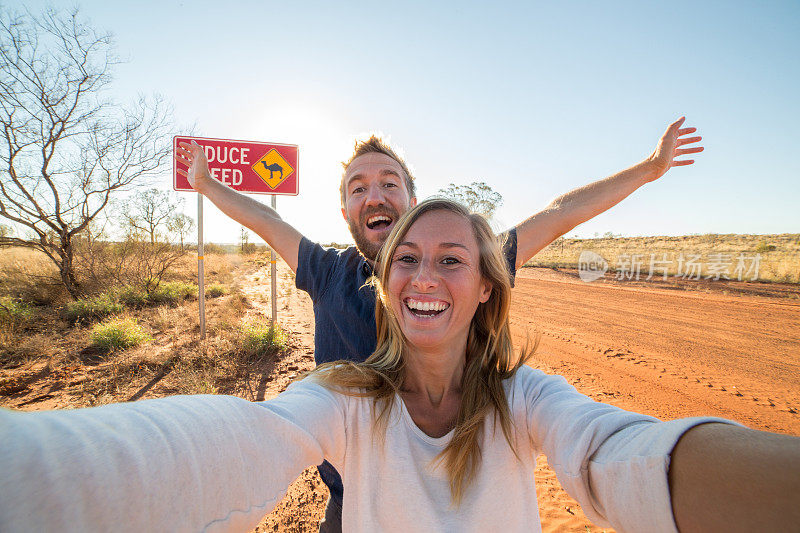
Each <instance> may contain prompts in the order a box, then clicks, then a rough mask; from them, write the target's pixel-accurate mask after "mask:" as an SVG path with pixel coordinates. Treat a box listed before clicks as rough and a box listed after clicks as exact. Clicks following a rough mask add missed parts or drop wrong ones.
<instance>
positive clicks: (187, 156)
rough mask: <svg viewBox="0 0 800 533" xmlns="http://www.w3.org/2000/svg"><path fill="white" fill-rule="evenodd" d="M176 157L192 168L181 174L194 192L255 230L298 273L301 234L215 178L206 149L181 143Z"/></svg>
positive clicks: (197, 145)
mask: <svg viewBox="0 0 800 533" xmlns="http://www.w3.org/2000/svg"><path fill="white" fill-rule="evenodd" d="M175 158H176V159H177V160H178V161H179V162H181V163H183V164H185V165H187V166H188V167H189V171H188V172H187V171H185V170H183V169H180V168H179V169H178V173H179V174H181V175H183V176H186V178H188V180H189V184H190V185H191V186H192V187H193V188H194V190H196V191H197V192H199V193H200V194H202V195H203V196H205V197H207V198H208V199H209V200H211V201H212V202H213V203H214V205H216V206H217V207H218V208H219V210H220V211H222V212H223V213H225V214H226V215H228V216H229V217H231V218H232V219H233V220H235V221H236V222H238V223H239V224H241V225H243V226H246V227H248V228H250V229H251V230H253V231H255V232H256V233H257V234H258V235H259V237H261V238H262V239H264V241H266V243H267V244H268V245H270V246H271V247H272V248H273V249H275V251H276V252H278V254H279V255H280V256H281V257H282V258H283V260H284V261H286V263H287V264H288V265H289V268H291V269H292V271H293V272H295V271H297V252H298V249H299V247H300V239H302V238H303V236H302V235H301V234H300V232H299V231H297V230H296V229H295V228H294V227H293V226H291V225H289V224H288V223H286V222H285V221H284V220H283V219H282V218H281V217H280V215H278V213H277V212H275V210H273V209H271V208H269V207H267V206H266V205H264V204H262V203H261V202H259V201H257V200H254V199H253V198H250V197H249V196H246V195H244V194H241V193H239V192H236V191H234V190H233V189H231V188H229V187H226V186H225V185H223V184H222V183H220V182H219V181H217V180H215V179H214V178H212V177H211V173H210V172H209V170H208V160H207V159H206V155H205V153H204V152H203V148H202V147H201V146H200V145H199V144H197V143H196V142H194V141H192V143H191V144H188V143H185V142H182V143H180V146H179V147H178V152H177V154H176V155H175Z"/></svg>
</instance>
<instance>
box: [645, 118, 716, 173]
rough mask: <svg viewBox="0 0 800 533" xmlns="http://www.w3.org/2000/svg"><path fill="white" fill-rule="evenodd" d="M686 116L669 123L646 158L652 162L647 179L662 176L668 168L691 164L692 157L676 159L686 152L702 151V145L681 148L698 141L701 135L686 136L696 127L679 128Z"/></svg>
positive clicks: (695, 129) (694, 130)
mask: <svg viewBox="0 0 800 533" xmlns="http://www.w3.org/2000/svg"><path fill="white" fill-rule="evenodd" d="M684 120H686V117H681V118H679V119H678V120H676V121H675V122H673V123H672V124H670V125H669V127H668V128H667V131H666V132H665V133H664V135H663V136H662V137H661V140H659V141H658V146H656V149H655V151H653V153H652V155H651V156H650V157H649V158H648V159H649V161H650V162H651V163H652V166H653V171H654V174H653V176H652V177H651V178H650V179H649V180H648V181H653V180H657V179H658V178H660V177H661V176H663V175H664V174H665V173H666V172H667V171H668V170H669V169H670V168H672V167H680V166H684V165H691V164H692V163H694V159H685V160H676V159H675V158H676V157H680V156H682V155H686V154H696V153H698V152H702V151H703V147H702V146H692V147H689V148H681V146H685V145H687V144H693V143H696V142H699V141H700V140H701V139H702V137H700V136H697V137H686V135H689V134H690V133H694V132H696V131H697V128H681V126H682V125H683V121H684Z"/></svg>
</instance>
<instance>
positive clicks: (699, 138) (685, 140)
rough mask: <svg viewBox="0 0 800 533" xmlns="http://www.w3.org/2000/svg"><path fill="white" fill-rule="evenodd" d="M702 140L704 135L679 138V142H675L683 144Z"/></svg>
mask: <svg viewBox="0 0 800 533" xmlns="http://www.w3.org/2000/svg"><path fill="white" fill-rule="evenodd" d="M701 140H703V138H702V137H687V138H686V139H678V142H677V143H676V144H675V146H676V147H678V146H683V145H684V144H691V143H696V142H697V141H701Z"/></svg>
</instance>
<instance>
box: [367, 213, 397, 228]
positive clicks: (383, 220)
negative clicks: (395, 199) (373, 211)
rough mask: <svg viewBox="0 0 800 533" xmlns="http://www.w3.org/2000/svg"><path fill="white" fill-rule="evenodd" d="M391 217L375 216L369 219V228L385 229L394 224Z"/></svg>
mask: <svg viewBox="0 0 800 533" xmlns="http://www.w3.org/2000/svg"><path fill="white" fill-rule="evenodd" d="M392 222H393V221H392V219H391V217H389V216H387V215H373V216H371V217H369V218H368V219H367V227H368V228H369V229H384V228H388V227H389V226H390V225H391V224H392Z"/></svg>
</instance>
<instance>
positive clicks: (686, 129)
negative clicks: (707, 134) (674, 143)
mask: <svg viewBox="0 0 800 533" xmlns="http://www.w3.org/2000/svg"><path fill="white" fill-rule="evenodd" d="M696 131H697V128H683V129H682V130H678V135H686V134H687V133H694V132H696Z"/></svg>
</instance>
